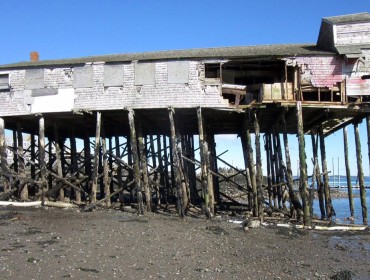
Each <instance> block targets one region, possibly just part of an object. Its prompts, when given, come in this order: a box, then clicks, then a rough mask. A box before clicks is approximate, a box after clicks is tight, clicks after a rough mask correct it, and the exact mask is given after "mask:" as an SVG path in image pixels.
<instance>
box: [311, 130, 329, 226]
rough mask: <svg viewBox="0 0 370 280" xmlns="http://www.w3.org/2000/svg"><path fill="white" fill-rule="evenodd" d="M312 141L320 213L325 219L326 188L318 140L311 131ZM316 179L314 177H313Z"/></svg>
mask: <svg viewBox="0 0 370 280" xmlns="http://www.w3.org/2000/svg"><path fill="white" fill-rule="evenodd" d="M311 142H312V154H313V157H314V160H316V165H315V179H316V184H317V196H318V199H319V207H320V214H321V219H322V220H324V219H325V216H326V214H325V200H324V188H323V183H322V180H321V176H320V165H319V161H318V141H317V139H315V134H314V133H311ZM312 180H314V178H312Z"/></svg>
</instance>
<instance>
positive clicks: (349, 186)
mask: <svg viewBox="0 0 370 280" xmlns="http://www.w3.org/2000/svg"><path fill="white" fill-rule="evenodd" d="M343 146H344V162H345V165H346V178H347V190H348V200H349V211H350V213H351V219H353V217H354V215H355V210H354V206H353V193H352V182H351V169H350V167H349V158H348V136H347V127H344V128H343Z"/></svg>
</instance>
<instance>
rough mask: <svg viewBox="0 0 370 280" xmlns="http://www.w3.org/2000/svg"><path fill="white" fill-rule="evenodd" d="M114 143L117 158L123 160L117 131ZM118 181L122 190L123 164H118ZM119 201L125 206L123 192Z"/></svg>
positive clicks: (120, 193)
mask: <svg viewBox="0 0 370 280" xmlns="http://www.w3.org/2000/svg"><path fill="white" fill-rule="evenodd" d="M114 142H115V145H116V147H115V152H116V157H118V158H121V150H120V141H119V134H118V132H117V131H116V135H115V136H114ZM117 180H118V189H121V188H122V186H123V182H122V166H121V164H118V166H117ZM119 201H120V203H121V205H123V203H124V201H123V190H122V191H120V192H119Z"/></svg>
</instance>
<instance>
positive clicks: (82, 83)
mask: <svg viewBox="0 0 370 280" xmlns="http://www.w3.org/2000/svg"><path fill="white" fill-rule="evenodd" d="M92 86H93V70H92V67H91V66H85V67H75V68H74V69H73V87H74V88H86V87H92Z"/></svg>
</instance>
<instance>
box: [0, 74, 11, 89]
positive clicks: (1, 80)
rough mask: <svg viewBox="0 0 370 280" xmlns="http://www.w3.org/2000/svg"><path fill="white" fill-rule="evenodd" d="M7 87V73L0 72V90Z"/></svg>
mask: <svg viewBox="0 0 370 280" xmlns="http://www.w3.org/2000/svg"><path fill="white" fill-rule="evenodd" d="M8 88H9V74H0V90H1V89H8Z"/></svg>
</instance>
